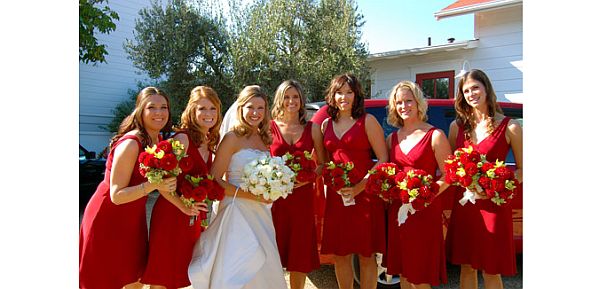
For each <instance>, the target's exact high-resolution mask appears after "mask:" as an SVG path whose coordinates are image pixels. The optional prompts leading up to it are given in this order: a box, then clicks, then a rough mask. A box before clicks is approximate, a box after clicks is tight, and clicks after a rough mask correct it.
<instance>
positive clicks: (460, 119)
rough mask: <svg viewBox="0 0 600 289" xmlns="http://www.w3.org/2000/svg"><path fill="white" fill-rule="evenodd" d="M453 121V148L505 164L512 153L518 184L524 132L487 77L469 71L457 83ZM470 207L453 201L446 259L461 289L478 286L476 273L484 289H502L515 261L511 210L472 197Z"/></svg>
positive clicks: (479, 72)
mask: <svg viewBox="0 0 600 289" xmlns="http://www.w3.org/2000/svg"><path fill="white" fill-rule="evenodd" d="M454 107H455V109H456V120H454V121H453V122H452V123H451V124H450V132H449V139H450V144H451V145H452V148H454V149H457V148H462V147H465V146H468V145H472V146H473V148H474V149H476V150H478V151H479V152H480V153H482V154H486V159H487V161H489V162H492V163H494V162H495V161H497V160H498V161H505V160H506V156H507V154H508V150H509V149H512V151H513V154H514V156H515V163H516V171H515V176H516V178H517V179H518V180H519V181H521V180H522V168H523V131H522V129H521V125H519V123H518V122H517V121H515V120H512V119H510V118H509V117H507V116H504V115H503V114H502V109H501V108H500V106H499V105H498V103H497V102H496V93H495V92H494V89H493V87H492V83H491V81H490V79H489V78H488V76H487V75H486V74H485V73H484V72H483V71H481V70H478V69H473V70H470V71H469V72H467V73H466V74H465V75H463V76H462V77H461V79H460V81H459V82H458V90H457V93H456V98H455V100H454ZM475 195H476V196H478V198H479V199H478V200H477V201H476V202H475V204H473V203H471V202H466V203H465V205H464V206H463V205H460V204H459V203H458V202H455V203H454V207H453V209H452V217H451V218H450V224H449V226H448V234H447V235H446V245H447V246H446V249H447V251H448V260H449V261H450V262H451V263H453V264H460V265H461V267H460V288H461V289H475V288H477V286H478V285H477V270H482V273H483V281H484V287H485V288H486V289H498V288H503V284H502V277H501V276H502V275H507V276H511V275H515V274H516V272H517V263H516V258H515V248H514V243H513V227H512V226H513V225H512V206H511V205H510V203H509V204H503V205H502V206H498V205H496V204H494V203H493V202H492V201H491V200H490V199H488V198H487V197H486V196H481V195H480V194H475Z"/></svg>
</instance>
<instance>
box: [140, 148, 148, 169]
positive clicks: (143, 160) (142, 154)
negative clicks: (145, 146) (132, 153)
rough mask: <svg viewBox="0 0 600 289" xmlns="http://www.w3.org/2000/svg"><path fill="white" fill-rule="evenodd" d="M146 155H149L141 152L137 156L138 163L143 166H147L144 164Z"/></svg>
mask: <svg viewBox="0 0 600 289" xmlns="http://www.w3.org/2000/svg"><path fill="white" fill-rule="evenodd" d="M148 155H149V154H148V153H147V152H145V151H143V152H141V153H140V155H139V156H138V163H140V164H144V165H145V166H148V165H147V163H146V157H147V156H148Z"/></svg>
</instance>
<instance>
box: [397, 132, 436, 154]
mask: <svg viewBox="0 0 600 289" xmlns="http://www.w3.org/2000/svg"><path fill="white" fill-rule="evenodd" d="M431 129H433V127H432V128H429V129H428V130H427V131H426V132H425V134H424V135H423V136H422V137H421V139H420V140H419V141H418V142H416V143H415V145H414V146H412V147H411V148H410V149H409V150H408V152H407V153H405V152H404V151H403V150H402V147H401V146H400V137H398V132H396V140H397V141H398V149H400V152H401V153H402V154H403V155H405V156H408V155H409V154H410V153H411V152H412V151H413V150H414V149H415V148H416V147H417V146H419V145H420V144H421V142H423V140H425V138H426V137H427V134H429V131H430V130H431Z"/></svg>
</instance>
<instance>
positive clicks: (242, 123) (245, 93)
mask: <svg viewBox="0 0 600 289" xmlns="http://www.w3.org/2000/svg"><path fill="white" fill-rule="evenodd" d="M254 97H260V98H262V99H263V100H264V101H265V114H264V117H263V120H262V121H261V122H260V124H259V125H258V135H259V136H260V138H261V139H262V141H263V143H264V144H265V145H267V146H268V145H270V144H271V142H272V139H271V124H270V122H271V118H270V117H269V114H268V113H267V112H268V111H269V98H268V97H267V94H266V93H264V92H263V90H262V88H260V86H258V85H248V86H246V87H244V89H242V91H241V92H240V94H239V95H238V98H237V100H236V103H237V118H238V121H239V123H238V124H236V125H235V126H234V127H233V132H234V133H235V135H237V136H240V137H241V136H246V137H248V136H250V135H251V134H252V130H253V129H252V126H251V125H250V124H249V123H248V122H247V121H246V119H244V115H243V109H244V105H245V104H246V103H247V102H248V101H250V99H252V98H254Z"/></svg>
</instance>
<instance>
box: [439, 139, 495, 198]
mask: <svg viewBox="0 0 600 289" xmlns="http://www.w3.org/2000/svg"><path fill="white" fill-rule="evenodd" d="M445 162H446V164H445V165H444V171H445V173H446V178H445V181H446V183H448V184H450V185H457V186H461V187H464V188H466V191H465V192H464V193H463V198H462V199H461V200H460V201H459V202H460V204H461V205H463V206H464V205H465V204H466V202H467V201H470V202H471V203H473V204H475V194H478V193H479V192H482V191H483V189H482V188H481V186H480V185H479V183H478V180H479V177H480V176H481V170H480V168H481V167H482V166H483V164H484V163H486V159H485V155H484V154H481V153H479V152H478V151H477V150H475V149H473V146H471V145H469V146H468V147H464V148H459V149H457V150H456V151H454V154H452V155H451V156H449V157H448V159H447V160H445Z"/></svg>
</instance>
